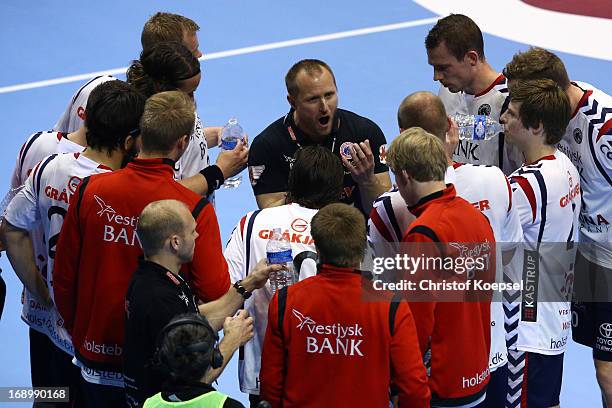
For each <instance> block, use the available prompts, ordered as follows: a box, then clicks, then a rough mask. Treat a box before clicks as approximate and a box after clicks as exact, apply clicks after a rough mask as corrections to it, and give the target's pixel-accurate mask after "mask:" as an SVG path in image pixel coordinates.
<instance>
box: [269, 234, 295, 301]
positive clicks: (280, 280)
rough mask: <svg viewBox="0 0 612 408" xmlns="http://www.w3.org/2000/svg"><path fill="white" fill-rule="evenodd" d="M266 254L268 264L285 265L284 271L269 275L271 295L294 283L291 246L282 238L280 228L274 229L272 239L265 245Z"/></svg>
mask: <svg viewBox="0 0 612 408" xmlns="http://www.w3.org/2000/svg"><path fill="white" fill-rule="evenodd" d="M266 254H267V256H268V263H269V264H285V269H283V270H280V271H278V272H272V273H270V288H271V289H272V293H275V292H276V291H277V290H279V289H282V288H284V287H285V286H289V285H293V284H294V283H295V281H296V279H295V272H294V270H293V256H291V244H290V243H289V240H288V239H287V238H285V237H283V235H282V233H281V229H280V228H274V231H273V232H272V237H270V240H269V241H268V244H267V245H266Z"/></svg>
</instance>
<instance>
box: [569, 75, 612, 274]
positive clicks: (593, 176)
mask: <svg viewBox="0 0 612 408" xmlns="http://www.w3.org/2000/svg"><path fill="white" fill-rule="evenodd" d="M575 84H576V85H577V86H578V87H580V88H582V89H583V90H584V95H583V97H582V99H581V100H580V102H579V103H578V107H577V108H576V111H575V112H574V116H573V117H572V119H571V120H570V123H569V125H568V126H567V130H566V131H565V135H564V136H563V139H562V140H561V142H560V143H559V145H558V146H557V148H558V149H559V150H561V151H562V152H563V153H565V154H566V155H567V156H568V157H569V158H570V159H571V161H572V163H573V164H574V165H575V166H576V168H577V169H578V172H579V173H580V181H581V188H582V208H581V210H580V242H581V246H580V252H581V253H582V254H583V255H584V256H585V258H587V259H588V260H589V261H591V262H593V263H595V264H597V265H601V266H603V267H605V268H608V269H612V226H611V225H610V223H612V205H610V201H612V96H610V95H607V94H605V93H604V92H602V91H600V90H599V89H596V88H594V87H593V86H592V85H589V84H587V83H583V82H576V83H575Z"/></svg>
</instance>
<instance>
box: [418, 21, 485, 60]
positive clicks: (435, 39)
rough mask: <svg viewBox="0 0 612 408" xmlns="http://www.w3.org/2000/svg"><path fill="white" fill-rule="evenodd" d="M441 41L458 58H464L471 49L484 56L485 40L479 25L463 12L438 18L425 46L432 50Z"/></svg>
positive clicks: (426, 39) (481, 56)
mask: <svg viewBox="0 0 612 408" xmlns="http://www.w3.org/2000/svg"><path fill="white" fill-rule="evenodd" d="M441 43H444V44H446V48H448V50H449V51H450V52H451V54H453V56H454V57H455V58H457V59H458V60H462V59H463V57H465V54H467V53H468V52H469V51H476V52H477V53H478V56H479V57H480V58H484V56H485V55H484V40H483V38H482V31H480V28H478V25H476V23H475V22H474V20H472V19H471V18H469V17H468V16H464V15H463V14H451V15H449V16H446V17H444V18H441V19H440V20H438V22H437V23H436V25H435V26H433V28H432V29H431V30H429V33H428V34H427V37H426V38H425V48H426V49H427V50H432V49H434V48H436V47H437V46H439V45H440V44H441Z"/></svg>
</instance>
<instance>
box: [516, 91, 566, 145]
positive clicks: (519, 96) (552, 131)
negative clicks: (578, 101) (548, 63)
mask: <svg viewBox="0 0 612 408" xmlns="http://www.w3.org/2000/svg"><path fill="white" fill-rule="evenodd" d="M509 88H510V99H511V101H512V102H519V103H520V104H521V107H520V109H519V112H518V114H519V117H520V119H521V122H522V123H523V126H524V127H526V128H536V127H538V126H539V125H540V123H542V126H543V127H544V132H545V133H546V141H545V142H546V144H548V145H556V144H557V143H559V142H560V141H561V139H562V138H563V135H564V134H565V129H566V128H567V125H568V124H569V121H570V119H571V106H570V102H569V98H568V96H567V94H566V93H565V91H564V90H563V89H561V87H560V86H559V85H557V83H556V82H554V81H553V80H551V79H535V80H530V81H513V82H512V83H511V84H510V86H509Z"/></svg>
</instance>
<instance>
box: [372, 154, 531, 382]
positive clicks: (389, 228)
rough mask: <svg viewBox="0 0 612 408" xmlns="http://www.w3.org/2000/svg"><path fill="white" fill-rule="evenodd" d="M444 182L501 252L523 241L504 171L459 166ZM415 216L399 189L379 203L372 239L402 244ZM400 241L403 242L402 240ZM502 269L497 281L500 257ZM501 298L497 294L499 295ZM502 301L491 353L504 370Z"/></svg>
mask: <svg viewBox="0 0 612 408" xmlns="http://www.w3.org/2000/svg"><path fill="white" fill-rule="evenodd" d="M444 180H445V182H446V183H447V184H454V185H455V189H456V190H457V195H458V196H459V197H462V198H463V199H465V200H467V201H468V202H470V203H471V204H472V205H473V206H474V207H475V208H477V209H479V210H480V211H481V212H482V213H483V214H484V215H485V216H486V217H487V219H488V220H489V223H490V224H491V229H492V230H493V234H494V236H495V240H496V242H497V243H498V248H497V249H498V251H499V250H502V249H504V246H505V247H507V248H508V249H510V248H511V247H513V246H514V244H515V243H517V242H521V241H522V240H523V233H522V230H521V225H520V221H519V218H518V213H517V211H516V209H515V207H514V205H513V204H512V193H511V191H510V185H509V184H508V180H507V179H506V177H505V176H504V174H503V173H502V172H501V170H500V169H498V168H497V167H493V166H478V165H473V164H461V163H455V164H454V165H453V166H452V167H449V168H448V169H447V171H446V175H445V177H444ZM413 220H414V216H413V215H412V214H411V213H410V212H409V211H408V207H407V206H406V203H405V202H404V200H403V199H402V197H401V196H400V193H399V191H398V190H397V189H393V190H391V191H390V192H386V193H384V194H383V195H381V196H380V197H379V198H378V199H377V200H376V201H375V202H374V206H373V208H372V212H371V213H370V219H369V220H368V239H369V240H370V242H371V243H372V245H373V246H374V248H377V243H385V244H386V243H391V242H399V241H401V239H402V237H403V235H404V234H405V233H406V231H407V230H408V226H409V225H410V223H411V222H412V221H413ZM398 237H399V238H398ZM397 248H398V249H399V247H397ZM496 259H497V262H498V266H497V274H498V276H496V281H497V282H501V281H502V276H501V274H502V266H501V261H502V257H501V256H497V257H496ZM496 295H497V294H496ZM500 300H501V299H494V301H493V302H491V352H490V355H489V357H490V359H489V368H490V369H491V370H494V369H496V368H497V367H499V366H502V365H504V364H505V363H506V361H507V350H506V344H505V331H504V325H503V323H504V312H503V305H502V303H501V301H500Z"/></svg>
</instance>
